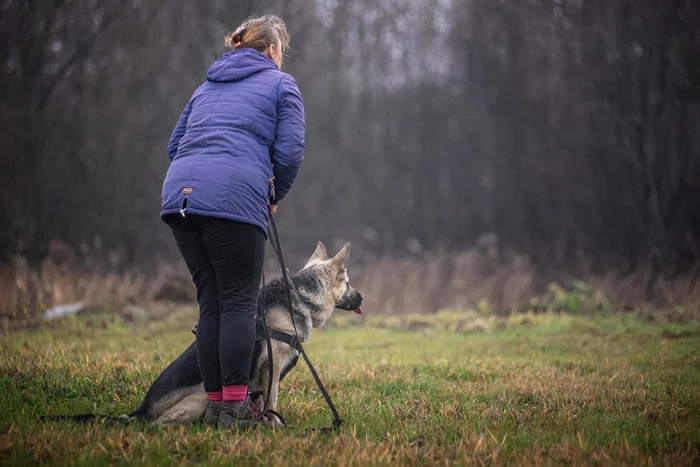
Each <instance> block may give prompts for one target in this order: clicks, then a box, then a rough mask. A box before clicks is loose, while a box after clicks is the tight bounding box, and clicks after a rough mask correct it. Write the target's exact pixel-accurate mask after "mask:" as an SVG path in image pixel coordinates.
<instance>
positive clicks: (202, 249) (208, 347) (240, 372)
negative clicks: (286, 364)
mask: <svg viewBox="0 0 700 467" xmlns="http://www.w3.org/2000/svg"><path fill="white" fill-rule="evenodd" d="M165 221H166V222H167V223H168V225H169V226H170V228H171V229H172V231H173V234H174V235H175V241H176V242H177V246H178V248H179V250H180V253H181V254H182V257H183V258H184V260H185V263H186V264H187V267H188V269H189V270H190V274H192V281H193V282H194V284H195V286H196V287H197V303H199V324H198V326H197V337H196V343H197V361H198V363H199V370H200V372H201V373H202V379H203V380H204V389H205V390H206V391H207V392H216V391H221V388H222V386H237V385H247V384H248V382H249V378H250V376H249V375H250V365H251V360H252V358H253V349H254V346H255V311H256V303H257V295H258V286H259V284H260V278H261V275H262V268H263V261H264V258H265V240H266V238H265V233H264V232H263V230H262V229H260V228H259V227H258V226H255V225H253V224H246V223H243V222H236V221H232V220H228V219H220V218H216V217H205V216H197V215H192V214H187V216H186V217H182V216H180V215H178V214H173V215H169V216H166V218H165Z"/></svg>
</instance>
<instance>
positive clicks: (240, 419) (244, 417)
mask: <svg viewBox="0 0 700 467" xmlns="http://www.w3.org/2000/svg"><path fill="white" fill-rule="evenodd" d="M220 404H221V409H220V412H219V427H221V428H231V427H233V426H236V427H238V428H250V427H257V426H264V427H271V426H272V424H271V423H270V422H268V421H267V420H265V419H264V418H263V417H262V415H261V414H260V412H259V411H258V408H257V407H255V405H254V404H253V403H252V402H251V400H250V398H247V399H246V400H243V401H240V402H239V401H235V402H234V401H223V402H220Z"/></svg>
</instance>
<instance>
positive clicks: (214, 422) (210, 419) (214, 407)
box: [204, 401, 223, 426]
mask: <svg viewBox="0 0 700 467" xmlns="http://www.w3.org/2000/svg"><path fill="white" fill-rule="evenodd" d="M221 404H223V402H221V401H218V402H214V401H209V405H207V410H206V412H204V423H206V424H207V425H209V426H219V415H220V414H221Z"/></svg>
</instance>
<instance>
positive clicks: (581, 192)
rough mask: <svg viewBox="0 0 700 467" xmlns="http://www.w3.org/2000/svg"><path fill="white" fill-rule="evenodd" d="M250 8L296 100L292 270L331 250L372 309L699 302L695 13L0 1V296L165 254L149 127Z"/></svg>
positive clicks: (286, 235) (156, 261) (183, 96)
mask: <svg viewBox="0 0 700 467" xmlns="http://www.w3.org/2000/svg"><path fill="white" fill-rule="evenodd" d="M265 13H276V14H279V15H281V16H282V17H283V18H284V19H285V21H286V22H287V26H288V29H289V32H290V34H291V38H292V41H291V46H292V49H293V52H291V53H290V54H289V56H288V57H287V58H286V61H285V64H284V67H283V69H284V71H287V72H289V73H291V74H292V75H293V76H294V77H295V79H296V80H297V82H298V84H299V87H300V89H301V91H302V94H303V96H304V100H305V109H306V121H307V145H306V159H305V162H304V165H303V166H302V169H301V172H300V175H299V177H298V178H297V181H296V183H295V186H294V187H293V188H292V191H291V192H290V195H289V196H288V197H287V198H286V199H285V200H284V201H283V202H282V203H281V204H280V207H279V214H278V219H279V225H280V229H281V235H282V241H283V245H284V247H285V251H286V252H287V253H288V254H289V255H291V256H292V257H294V256H297V257H302V256H306V255H308V254H310V253H311V252H312V251H313V248H314V246H315V243H316V241H317V240H322V241H324V242H325V243H326V244H327V245H328V246H329V249H336V248H339V246H341V245H342V244H343V243H344V242H345V241H350V242H352V243H353V254H352V255H353V259H352V260H351V261H353V262H354V264H356V265H357V268H356V270H357V271H358V272H354V273H353V274H352V276H353V280H354V281H355V282H358V281H361V282H362V283H361V285H364V286H365V289H366V290H367V289H370V292H369V295H370V296H374V297H379V296H382V297H383V299H384V300H385V302H383V303H384V305H385V306H386V308H387V310H388V309H396V308H401V307H407V306H408V307H415V306H419V307H420V306H421V305H420V304H418V305H416V301H417V300H418V299H417V297H418V295H420V296H421V297H423V298H421V299H422V300H424V303H425V304H426V305H425V306H426V307H428V308H430V309H436V308H438V307H444V306H455V307H456V306H470V305H473V304H474V303H476V302H477V301H478V300H479V299H481V298H489V299H492V300H493V301H495V303H496V304H495V305H494V308H496V309H497V310H505V309H509V308H512V307H514V306H516V305H518V304H520V303H522V302H523V301H525V302H527V299H528V297H529V296H531V295H532V294H533V293H535V292H536V291H537V290H541V289H542V288H543V287H544V286H546V284H547V283H548V282H549V281H551V280H555V279H556V280H560V279H563V278H571V277H583V278H586V279H587V280H590V281H591V282H592V283H595V282H596V280H597V281H598V283H599V284H602V285H607V287H608V290H612V289H614V290H618V291H619V290H621V289H622V288H625V287H626V290H630V291H633V295H634V296H636V297H639V299H640V300H642V299H644V300H657V301H658V300H666V301H673V300H676V301H677V300H679V297H680V298H683V297H686V296H688V295H689V294H690V293H691V291H695V292H693V293H695V294H696V295H695V297H696V298H697V297H698V296H699V295H698V287H696V285H697V283H698V281H697V276H698V274H699V273H700V271H699V270H700V267H699V266H700V196H699V195H700V58H699V57H700V2H697V1H695V0H668V1H666V2H653V1H633V0H499V1H496V0H459V1H458V0H433V1H419V0H382V1H381V2H377V1H369V0H344V1H343V0H288V1H285V2H280V1H262V0H260V1H252V0H251V1H238V2H235V1H223V0H212V1H207V2H192V1H185V0H170V1H168V2H144V1H141V0H122V1H114V2H101V1H96V0H53V1H44V0H42V1H39V0H34V1H31V0H25V1H19V0H0V80H1V81H0V102H1V105H0V128H1V129H2V131H1V132H0V148H2V152H1V153H0V226H1V228H0V262H2V264H4V265H5V266H4V267H3V269H2V270H3V272H2V273H0V279H3V280H4V281H5V282H4V283H5V284H8V287H12V288H14V289H17V290H18V292H17V293H16V295H15V296H14V297H15V298H13V299H12V300H14V301H13V302H12V303H11V304H10V299H9V298H7V295H6V298H5V300H6V301H5V304H4V306H5V307H8V306H15V304H21V303H24V305H22V306H25V307H26V306H29V307H37V306H48V305H50V304H55V303H56V302H59V303H60V302H63V301H66V300H70V299H77V298H81V297H79V296H78V295H81V294H85V293H87V292H86V291H85V287H84V286H81V285H80V284H81V282H80V280H79V279H78V278H74V279H73V282H71V284H73V285H71V287H73V289H70V290H71V291H68V292H66V290H67V289H66V288H65V287H64V288H61V287H59V286H58V285H57V284H59V283H63V284H65V283H66V281H67V280H68V279H66V276H68V275H69V274H67V273H66V271H68V269H66V268H68V266H65V264H70V266H69V267H70V271H75V270H80V271H83V272H84V273H85V274H89V275H90V277H94V276H95V275H96V274H98V273H97V272H95V271H98V270H99V271H101V272H99V274H102V275H104V274H113V275H118V276H119V277H121V278H124V277H129V278H131V279H128V283H129V284H130V285H129V286H128V287H127V288H129V287H131V289H129V290H132V291H133V290H142V289H143V288H144V287H145V286H144V284H146V283H147V280H146V279H137V277H141V276H139V275H138V274H145V275H146V276H148V275H149V274H155V273H154V272H152V270H153V269H154V268H155V265H162V264H167V263H168V262H169V263H172V264H179V263H181V260H180V257H179V255H178V254H177V251H176V248H175V244H174V241H173V240H172V236H171V233H170V231H169V229H168V228H167V226H166V225H165V224H163V223H162V222H161V221H160V219H159V211H160V190H161V186H162V181H163V179H164V176H165V173H166V170H167V167H168V164H169V161H168V158H167V154H166V145H167V141H168V138H169V136H170V133H171V131H172V129H173V128H174V126H175V124H176V122H177V119H178V117H179V115H180V113H181V111H182V109H183V108H184V106H185V104H186V103H187V101H188V99H189V97H190V95H191V93H192V92H193V91H194V90H195V88H196V87H197V86H198V85H199V84H200V83H201V82H202V81H203V80H204V77H205V73H206V70H207V69H208V67H209V66H210V64H211V63H212V62H213V61H214V60H215V59H216V57H218V56H219V55H220V54H222V53H224V52H225V51H226V49H225V47H224V35H225V34H227V33H228V32H230V31H231V30H234V29H235V28H236V27H237V26H238V24H240V22H242V21H243V20H244V19H245V18H246V17H248V16H249V15H252V14H265ZM47 259H50V260H51V264H52V265H53V266H50V267H49V266H47ZM85 264H89V265H90V266H89V267H88V266H85ZM159 267H161V268H162V266H159ZM62 268H63V269H62ZM52 271H53V272H52ZM134 271H140V272H139V273H136V272H134ZM51 274H53V275H51ZM115 277H116V276H115ZM595 278H598V279H595ZM679 278H682V281H683V282H682V284H683V285H682V287H680V288H678V287H676V289H674V290H676V292H674V293H673V294H670V295H669V293H667V290H669V288H668V287H667V286H668V285H669V284H672V283H673V284H678V282H677V281H678V280H680V279H679ZM115 280H116V279H115ZM61 281H63V282H61ZM673 281H676V282H673ZM76 284H78V285H76ZM66 287H67V286H66ZM81 287H83V288H82V289H81ZM115 287H116V286H115ZM100 289H101V290H116V289H110V288H109V287H106V286H104V285H103V286H101V287H100ZM73 290H74V291H75V292H72V291H73ZM361 290H362V289H361ZM133 293H136V292H133ZM363 293H364V290H363ZM399 295H401V298H396V297H398V296H399ZM20 296H22V297H24V298H21V297H20ZM424 296H427V297H424ZM17 297H20V298H17ZM37 297H39V298H37ZM391 297H394V298H391ZM493 297H496V298H493ZM23 300H24V301H23ZM37 300H38V301H37ZM386 300H399V301H396V302H391V303H387V302H386ZM402 300H403V301H402ZM25 302H26V303H25ZM27 303H28V304H29V305H27ZM420 303H423V302H420ZM697 303H700V298H698V301H697ZM8 304H10V305H8ZM18 306H19V305H18ZM0 308H2V307H0Z"/></svg>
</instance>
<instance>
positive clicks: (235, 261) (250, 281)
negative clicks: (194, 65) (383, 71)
mask: <svg viewBox="0 0 700 467" xmlns="http://www.w3.org/2000/svg"><path fill="white" fill-rule="evenodd" d="M226 45H227V46H228V47H229V48H232V49H233V50H231V51H230V52H228V53H226V54H224V55H222V56H221V57H219V59H218V60H216V62H214V64H213V65H212V66H211V68H209V71H208V73H207V79H206V81H205V82H204V84H202V85H201V86H200V87H199V88H198V89H197V90H196V91H195V92H194V94H193V95H192V97H191V98H190V101H189V102H188V103H187V106H186V107H185V110H184V111H183V113H182V116H181V117H180V120H179V121H178V123H177V126H176V127H175V130H174V131H173V134H172V136H171V138H170V142H169V143H168V157H169V158H170V160H171V161H172V163H171V165H170V168H169V169H168V173H167V176H166V178H165V182H164V184H163V204H162V212H161V217H162V218H163V220H164V221H165V222H166V223H167V224H168V225H169V226H170V227H171V229H172V231H173V234H174V236H175V240H176V242H177V246H178V248H179V250H180V253H181V254H182V257H183V258H184V260H185V263H186V264H187V267H188V268H189V270H190V273H191V274H192V280H193V282H194V284H195V286H196V288H197V302H198V303H199V324H198V327H197V337H196V346H197V361H198V364H199V369H200V372H201V374H202V379H203V380H204V389H205V390H206V391H207V396H208V398H209V405H208V408H207V411H206V413H205V421H206V422H207V423H208V424H210V425H217V426H223V427H230V426H232V425H238V426H250V425H257V424H261V423H262V422H263V420H262V417H261V416H260V414H259V413H258V411H257V409H256V408H255V406H253V405H252V403H251V401H250V399H249V398H248V380H249V374H250V366H251V361H252V356H253V347H254V345H255V311H256V302H257V295H258V286H259V283H260V278H261V274H262V268H263V259H264V255H265V240H266V235H267V216H268V214H269V213H274V212H275V211H276V204H277V202H279V201H280V200H282V199H284V197H285V195H286V194H287V192H288V191H289V189H290V188H291V186H292V183H293V182H294V179H295V177H296V175H297V172H298V170H299V168H300V166H301V163H302V161H303V159H304V137H305V125H304V105H303V101H302V97H301V94H300V92H299V88H298V87H297V84H296V82H295V81H294V79H293V78H292V77H291V76H290V75H288V74H286V73H283V72H282V71H280V69H281V67H282V57H283V54H284V52H285V51H286V49H287V47H288V45H289V34H288V33H287V30H286V26H285V23H284V21H282V19H280V18H279V17H277V16H263V17H259V18H252V19H249V20H248V21H246V22H245V23H243V24H242V25H241V26H240V27H239V28H238V29H237V30H236V31H235V32H234V33H232V34H230V35H229V36H227V37H226Z"/></svg>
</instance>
